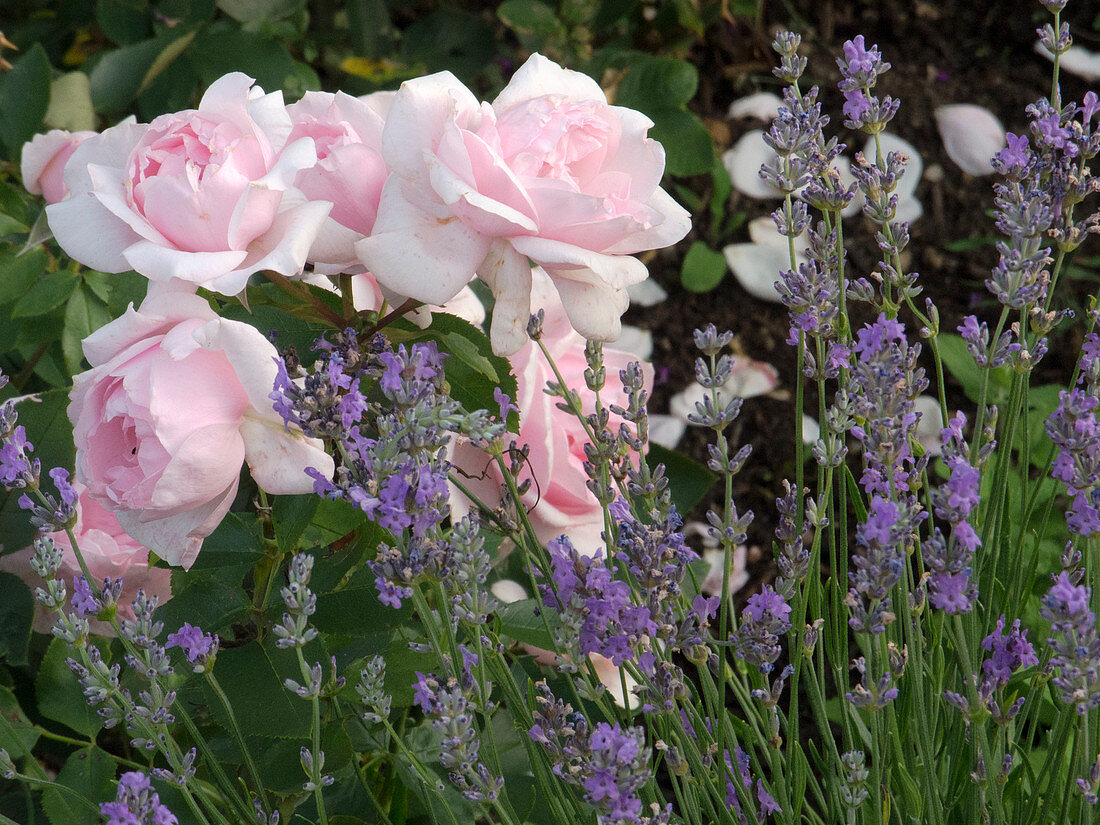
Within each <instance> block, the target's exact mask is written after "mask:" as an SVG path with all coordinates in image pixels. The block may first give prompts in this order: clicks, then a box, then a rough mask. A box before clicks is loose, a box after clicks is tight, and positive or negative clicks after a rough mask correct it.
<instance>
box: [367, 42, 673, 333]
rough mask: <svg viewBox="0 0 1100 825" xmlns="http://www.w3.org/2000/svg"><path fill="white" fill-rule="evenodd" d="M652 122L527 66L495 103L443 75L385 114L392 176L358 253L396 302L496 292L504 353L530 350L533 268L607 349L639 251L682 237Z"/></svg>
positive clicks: (588, 85)
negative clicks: (480, 287)
mask: <svg viewBox="0 0 1100 825" xmlns="http://www.w3.org/2000/svg"><path fill="white" fill-rule="evenodd" d="M652 125H653V124H652V122H651V121H650V120H649V119H648V118H647V117H645V116H644V115H642V114H641V113H639V112H635V111H633V110H631V109H624V108H621V107H617V106H610V105H608V103H607V98H606V96H605V95H604V93H603V91H602V90H601V89H600V87H599V84H597V83H596V82H595V81H594V80H592V79H591V78H589V77H586V76H585V75H583V74H580V73H579V72H574V71H569V70H567V69H563V68H562V67H561V66H558V65H557V64H555V63H553V62H552V61H550V60H547V59H546V58H545V57H542V56H541V55H538V54H536V55H532V57H531V58H530V59H529V60H528V61H527V62H526V63H525V64H524V65H523V66H522V67H521V68H520V69H519V71H518V72H516V74H515V76H514V77H513V78H512V80H511V82H510V83H509V84H508V86H507V87H505V89H504V91H502V92H501V94H500V96H499V97H497V99H496V100H495V101H494V102H493V104H492V105H491V106H490V105H489V104H487V103H482V104H479V103H478V101H477V100H476V99H475V98H474V96H473V95H472V94H471V93H470V91H469V90H468V89H467V88H466V87H465V86H463V85H462V84H461V83H460V82H459V81H458V80H457V79H456V78H455V77H454V76H453V75H451V74H450V73H448V72H442V73H440V74H434V75H431V76H428V77H423V78H419V79H417V80H410V81H407V82H405V83H404V84H402V86H401V89H400V90H399V91H398V92H397V95H396V97H395V98H394V100H393V103H392V105H391V107H390V110H389V114H388V115H387V117H386V128H385V131H384V132H383V136H382V145H383V156H384V157H385V159H386V162H387V164H388V165H389V167H390V170H391V171H392V172H393V174H392V175H391V176H390V178H389V180H387V181H386V185H385V187H384V188H383V190H382V200H381V203H380V204H379V207H378V219H377V221H376V222H375V225H374V231H373V233H372V234H371V236H370V237H369V238H366V239H364V240H362V241H360V242H359V243H358V244H356V251H357V252H358V253H359V257H360V259H361V260H362V261H363V263H364V264H365V265H366V266H367V268H368V269H369V270H370V271H371V272H373V273H374V275H375V276H376V277H377V278H378V280H379V282H380V283H381V284H382V285H383V286H384V287H387V288H389V289H392V290H393V291H394V292H398V293H401V294H403V295H408V296H410V297H412V298H416V299H417V300H421V301H424V302H425V303H431V304H443V303H445V302H446V301H447V300H448V299H449V298H450V297H451V296H452V295H454V294H455V293H456V292H458V290H459V289H461V288H462V286H463V285H464V284H465V283H466V282H467V281H469V280H470V278H471V277H473V275H474V274H475V273H476V274H477V275H478V276H479V277H480V278H481V279H482V280H483V281H485V282H486V283H487V284H488V285H489V287H490V288H491V289H492V291H493V295H494V297H495V298H496V309H495V311H494V313H493V322H492V327H491V338H492V341H493V349H494V350H495V351H496V352H498V353H500V354H511V353H514V352H516V351H517V350H518V349H519V348H520V347H522V346H523V345H524V342H525V341H526V335H525V332H524V330H525V328H526V325H527V319H528V316H529V314H530V309H531V300H530V295H531V274H530V273H531V267H530V263H529V262H528V259H530V260H532V261H534V262H535V263H536V264H538V265H540V266H541V267H543V269H545V270H546V272H547V273H549V275H550V277H551V278H552V279H553V283H554V286H555V287H556V288H557V291H558V294H559V295H560V296H561V300H562V303H563V304H564V307H565V312H566V314H567V315H568V318H569V321H570V323H572V325H573V327H574V329H576V330H577V331H578V332H579V333H580V334H581V335H583V336H585V337H586V338H593V339H597V340H604V341H612V340H614V339H615V338H617V337H618V335H619V329H620V327H619V317H620V316H621V315H622V313H623V312H624V311H625V309H626V307H627V305H628V302H629V299H628V297H627V294H626V291H625V288H626V287H627V286H629V285H631V284H636V283H638V282H640V281H642V280H644V279H645V278H646V274H647V273H646V268H645V266H644V265H643V264H642V263H641V262H640V261H638V260H637V259H636V258H633V257H631V256H632V255H634V254H635V253H638V252H641V251H644V250H647V249H654V248H657V247H663V246H668V245H669V244H672V243H675V242H676V241H678V240H680V239H681V238H683V237H684V235H685V234H687V231H688V229H689V228H690V225H691V224H690V217H689V215H688V213H687V212H686V211H685V210H684V209H683V208H681V207H680V206H679V205H678V204H676V202H675V201H673V200H672V198H671V197H669V196H668V194H666V193H665V191H664V190H662V189H661V188H660V183H661V175H662V174H663V172H664V165H665V156H664V150H663V149H662V148H661V146H660V144H658V143H657V142H656V141H654V140H651V139H649V138H647V137H646V132H647V131H648V129H649V127H650V126H652Z"/></svg>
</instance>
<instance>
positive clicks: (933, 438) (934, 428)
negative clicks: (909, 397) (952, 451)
mask: <svg viewBox="0 0 1100 825" xmlns="http://www.w3.org/2000/svg"><path fill="white" fill-rule="evenodd" d="M913 409H914V410H915V411H916V412H918V413H920V421H919V422H918V423H917V433H916V435H917V441H918V442H920V445H921V446H922V447H924V451H925V452H926V453H928V454H929V455H939V454H940V453H941V452H942V451H943V445H942V444H941V443H940V430H942V429H943V424H942V423H941V421H940V402H939V399H937V398H936V397H934V396H931V395H919V396H917V397H916V398H914V399H913Z"/></svg>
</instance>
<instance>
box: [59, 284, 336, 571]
mask: <svg viewBox="0 0 1100 825" xmlns="http://www.w3.org/2000/svg"><path fill="white" fill-rule="evenodd" d="M84 354H85V355H86V356H87V358H88V361H89V363H91V364H92V369H91V370H89V371H88V372H84V373H81V374H80V375H77V376H76V377H75V378H74V379H73V390H72V396H71V398H72V402H71V403H70V404H69V419H70V420H71V421H72V422H73V436H74V439H75V441H76V477H77V479H78V480H80V481H81V482H83V483H84V484H86V485H87V486H88V489H89V491H90V493H91V494H92V495H93V496H95V497H96V498H97V499H99V501H101V502H102V503H103V504H105V505H106V506H108V507H110V508H111V509H112V510H114V511H115V513H116V515H117V516H118V521H119V523H120V524H121V525H122V527H123V529H124V530H125V531H126V532H127V533H129V534H130V535H131V536H133V537H134V538H135V539H137V540H138V541H140V542H141V543H142V544H144V545H145V546H146V547H148V548H149V549H151V550H153V551H154V552H155V553H156V554H157V555H159V556H161V557H162V558H164V559H166V560H167V561H168V562H169V563H170V564H180V565H183V566H184V567H189V566H190V565H191V563H192V562H193V561H194V560H195V556H196V555H197V554H198V552H199V549H200V547H201V546H202V540H203V539H204V538H205V537H206V536H208V535H209V534H210V533H211V532H212V531H213V530H214V528H215V527H217V525H218V523H219V522H220V521H221V519H222V517H223V516H224V515H225V513H226V511H228V509H229V506H230V505H231V504H232V502H233V497H234V495H235V494H236V492H237V482H238V477H239V475H240V470H241V464H242V463H244V462H247V463H248V467H249V469H250V470H251V472H252V477H253V478H254V479H255V480H256V483H257V484H259V485H260V487H261V488H263V489H264V490H266V491H267V492H269V493H275V494H283V493H287V494H293V493H308V492H310V491H311V490H312V489H313V481H312V479H311V478H310V477H309V476H307V475H306V474H305V470H306V468H307V467H315V468H317V469H318V470H319V471H320V472H322V473H324V474H326V475H331V474H332V471H333V462H332V458H331V457H330V456H329V455H327V454H326V453H325V451H324V449H323V446H322V444H321V442H320V441H318V440H316V439H310V438H306V437H305V436H304V435H303V434H302V433H301V432H300V431H297V430H288V429H287V428H285V427H284V424H283V420H282V418H280V416H279V415H278V414H277V413H276V412H275V411H274V409H273V407H272V402H271V400H270V399H269V398H268V394H269V393H270V392H271V389H272V387H273V386H274V383H275V372H276V368H275V361H274V358H275V355H276V351H275V347H274V346H272V345H271V343H270V342H269V341H268V340H267V339H266V338H265V337H264V336H263V335H262V334H261V333H260V332H259V331H258V330H256V329H255V328H254V327H251V326H249V325H248V324H243V323H240V322H238V321H230V320H226V319H224V318H219V317H218V316H217V315H216V314H215V313H214V312H213V310H211V309H210V306H209V305H208V304H207V303H206V301H204V300H202V299H201V298H199V297H198V296H196V295H191V294H187V293H183V292H164V291H159V290H158V291H156V292H155V293H152V294H150V296H149V297H147V298H146V299H145V301H144V302H143V303H142V305H141V307H140V308H139V309H137V310H135V309H134V308H133V306H132V305H131V307H130V308H129V309H128V310H127V311H126V314H125V315H123V316H122V317H121V318H119V319H117V320H115V321H112V322H111V323H109V324H107V325H106V326H104V327H101V328H100V329H99V330H97V331H96V332H94V333H92V335H90V336H89V337H88V338H86V339H85V340H84Z"/></svg>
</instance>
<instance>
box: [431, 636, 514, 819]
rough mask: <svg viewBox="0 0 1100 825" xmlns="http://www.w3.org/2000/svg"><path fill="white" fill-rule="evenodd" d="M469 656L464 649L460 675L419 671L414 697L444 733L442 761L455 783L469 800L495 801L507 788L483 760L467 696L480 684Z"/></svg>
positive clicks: (437, 727)
mask: <svg viewBox="0 0 1100 825" xmlns="http://www.w3.org/2000/svg"><path fill="white" fill-rule="evenodd" d="M467 655H469V656H473V654H468V651H465V650H463V658H464V666H463V672H462V674H461V675H460V678H451V679H447V680H440V679H439V678H438V677H437V676H435V675H434V674H427V675H425V674H423V673H419V672H418V673H417V674H416V677H417V680H416V687H415V688H414V693H413V697H414V700H415V701H416V703H417V704H418V705H420V709H421V710H422V711H423V712H424V715H425V716H426V717H428V719H430V720H431V725H432V727H433V728H435V729H436V730H437V731H439V732H440V733H441V734H443V741H442V742H441V743H440V750H439V762H440V764H441V765H443V767H444V768H445V769H446V770H447V771H448V772H449V775H450V779H451V782H452V783H454V786H455V787H456V788H458V790H459V791H460V792H461V793H462V795H463V796H464V797H466V798H467V799H469V800H472V801H475V802H478V801H493V800H495V799H496V798H497V797H498V796H499V794H500V790H501V788H503V787H504V778H503V777H501V776H493V775H492V774H491V773H490V772H489V770H488V768H486V767H485V765H484V764H482V762H481V761H480V756H479V749H480V748H479V745H480V737H479V736H478V731H477V728H476V727H475V726H474V717H473V714H472V713H471V711H470V703H469V699H468V695H469V694H470V693H471V692H473V691H475V690H476V689H477V687H476V686H477V683H476V682H475V681H474V680H473V678H472V677H471V675H470V667H471V663H470V660H469V659H468V658H467ZM474 659H475V660H476V656H475V657H474Z"/></svg>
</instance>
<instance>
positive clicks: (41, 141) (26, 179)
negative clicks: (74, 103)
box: [19, 129, 96, 203]
mask: <svg viewBox="0 0 1100 825" xmlns="http://www.w3.org/2000/svg"><path fill="white" fill-rule="evenodd" d="M95 135H96V133H95V132H66V131H65V130H64V129H54V130H53V131H51V132H47V133H46V134H44V135H35V136H34V138H33V139H31V140H30V141H28V142H27V143H25V144H23V158H22V161H21V162H20V164H19V171H20V172H21V173H22V175H23V185H24V186H25V187H26V188H27V191H28V192H30V193H31V194H32V195H41V196H42V197H43V198H45V199H46V202H47V203H57V202H58V201H63V200H65V198H66V197H67V196H68V194H69V189H68V187H66V186H65V179H64V177H63V173H64V170H65V163H66V162H67V161H68V160H69V158H70V157H72V154H73V152H75V151H76V147H77V146H79V145H80V144H81V143H83V142H84V141H86V140H87V139H88V138H90V137H95Z"/></svg>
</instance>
